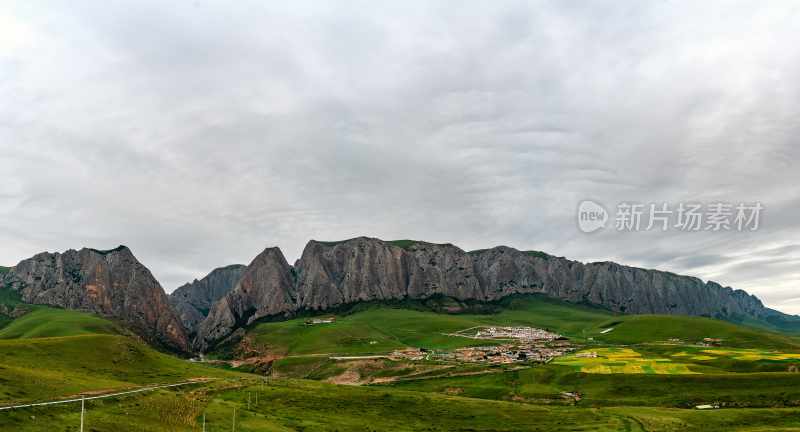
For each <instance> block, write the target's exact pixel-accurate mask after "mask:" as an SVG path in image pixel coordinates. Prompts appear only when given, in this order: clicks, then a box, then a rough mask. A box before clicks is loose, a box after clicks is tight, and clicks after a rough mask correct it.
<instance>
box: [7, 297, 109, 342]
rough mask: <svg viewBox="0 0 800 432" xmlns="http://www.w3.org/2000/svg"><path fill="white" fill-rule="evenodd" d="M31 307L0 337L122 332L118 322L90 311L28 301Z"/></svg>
mask: <svg viewBox="0 0 800 432" xmlns="http://www.w3.org/2000/svg"><path fill="white" fill-rule="evenodd" d="M25 308H27V309H30V310H31V311H30V312H28V313H26V314H25V315H23V316H21V317H19V318H17V319H15V320H13V321H12V322H10V323H9V324H8V325H6V326H5V327H3V328H2V329H0V339H31V338H42V337H59V336H79V335H92V334H104V335H113V334H120V333H121V331H122V330H121V329H120V328H119V326H117V325H116V324H114V323H112V322H110V321H108V320H105V319H103V318H100V317H98V316H95V315H90V314H87V313H79V312H75V311H69V310H64V309H54V308H49V307H42V306H31V305H26V306H25Z"/></svg>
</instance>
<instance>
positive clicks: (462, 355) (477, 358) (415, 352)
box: [389, 327, 575, 364]
mask: <svg viewBox="0 0 800 432" xmlns="http://www.w3.org/2000/svg"><path fill="white" fill-rule="evenodd" d="M448 335H449V336H459V337H468V338H472V339H487V340H510V342H508V343H504V344H500V345H487V346H475V347H465V348H458V349H455V350H452V351H440V350H425V349H420V348H408V349H404V350H396V351H394V352H392V353H391V354H390V355H389V358H390V359H392V360H412V361H419V360H441V361H455V362H465V363H487V364H512V363H528V362H536V363H547V362H549V361H551V360H552V359H554V358H556V357H559V356H563V355H566V354H568V353H570V352H572V351H574V350H575V348H574V347H573V346H572V344H571V343H570V342H569V340H567V339H566V338H565V337H563V336H561V335H558V334H556V333H551V332H549V331H547V330H542V329H537V328H532V327H473V328H470V329H466V330H462V331H460V332H457V333H451V334H448Z"/></svg>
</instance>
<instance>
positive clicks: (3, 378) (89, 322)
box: [0, 305, 234, 405]
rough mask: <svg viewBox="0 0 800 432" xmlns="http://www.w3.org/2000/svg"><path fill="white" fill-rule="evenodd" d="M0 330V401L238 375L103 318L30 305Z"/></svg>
mask: <svg viewBox="0 0 800 432" xmlns="http://www.w3.org/2000/svg"><path fill="white" fill-rule="evenodd" d="M25 307H26V308H30V309H31V312H29V313H27V314H25V315H23V316H21V317H19V318H17V319H15V320H13V321H11V322H10V323H8V324H7V325H6V326H5V327H4V328H2V329H0V404H3V405H5V404H10V403H13V402H27V401H33V400H42V399H45V400H49V399H56V398H60V397H63V396H67V395H74V394H77V393H79V392H85V391H104V390H115V389H123V388H129V387H133V386H138V385H143V384H152V383H170V382H176V381H180V380H183V379H186V378H195V377H224V376H229V375H234V373H231V372H226V371H223V370H220V369H216V368H211V367H207V366H203V365H198V364H194V363H190V362H188V361H186V360H183V359H179V358H177V357H173V356H170V355H167V354H164V353H161V352H158V351H156V350H154V349H152V348H150V347H149V346H148V345H146V344H145V343H143V342H141V341H140V340H139V339H138V338H135V337H132V336H130V335H129V334H127V333H125V332H123V331H122V330H121V329H120V327H119V326H118V325H117V324H115V323H112V322H110V321H108V320H105V319H103V318H100V317H97V316H95V315H91V314H88V313H83V312H76V311H69V310H62V309H54V308H49V307H45V306H31V305H26V306H25Z"/></svg>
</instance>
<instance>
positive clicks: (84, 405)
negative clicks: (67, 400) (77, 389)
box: [81, 395, 86, 432]
mask: <svg viewBox="0 0 800 432" xmlns="http://www.w3.org/2000/svg"><path fill="white" fill-rule="evenodd" d="M84 411H86V396H83V395H81V432H83V413H84Z"/></svg>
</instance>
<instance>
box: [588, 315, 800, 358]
mask: <svg viewBox="0 0 800 432" xmlns="http://www.w3.org/2000/svg"><path fill="white" fill-rule="evenodd" d="M608 328H613V330H611V331H610V332H608V333H605V334H601V333H600V332H601V331H602V330H604V329H608ZM587 335H589V336H592V337H594V338H595V340H597V341H599V342H604V343H609V344H640V343H654V342H667V341H669V339H673V338H677V339H680V340H681V341H682V342H683V343H687V344H693V343H697V342H700V341H702V340H703V338H719V339H722V343H723V344H724V345H725V346H731V347H739V348H750V347H752V348H776V349H796V350H800V339H797V338H795V337H791V336H787V335H784V334H780V333H776V332H772V331H768V330H763V329H758V328H753V327H747V326H741V325H736V324H732V323H729V322H726V321H720V320H715V319H710V318H702V317H689V316H681V315H621V316H618V317H615V318H613V319H610V320H608V321H607V322H604V323H601V324H599V325H598V326H596V327H595V328H594V329H591V330H589V331H588V332H587Z"/></svg>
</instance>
